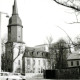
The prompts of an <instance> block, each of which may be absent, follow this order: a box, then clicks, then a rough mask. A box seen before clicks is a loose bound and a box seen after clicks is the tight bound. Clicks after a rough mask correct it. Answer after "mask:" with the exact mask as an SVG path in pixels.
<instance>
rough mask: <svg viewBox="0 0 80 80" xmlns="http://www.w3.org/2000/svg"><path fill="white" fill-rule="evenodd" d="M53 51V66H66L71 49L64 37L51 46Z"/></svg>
mask: <svg viewBox="0 0 80 80" xmlns="http://www.w3.org/2000/svg"><path fill="white" fill-rule="evenodd" d="M50 49H51V50H52V51H53V60H54V61H53V65H52V66H53V68H58V69H61V68H66V67H67V53H68V51H69V47H68V44H67V43H66V41H64V40H63V39H60V40H59V41H58V42H56V43H54V44H53V45H52V47H51V48H50Z"/></svg>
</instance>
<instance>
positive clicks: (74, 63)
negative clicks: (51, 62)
mask: <svg viewBox="0 0 80 80" xmlns="http://www.w3.org/2000/svg"><path fill="white" fill-rule="evenodd" d="M71 61H73V66H71ZM77 61H79V65H77ZM67 62H68V67H76V66H80V60H68V61H67Z"/></svg>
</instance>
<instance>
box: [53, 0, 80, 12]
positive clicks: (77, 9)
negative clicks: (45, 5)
mask: <svg viewBox="0 0 80 80" xmlns="http://www.w3.org/2000/svg"><path fill="white" fill-rule="evenodd" d="M53 1H55V2H56V3H58V4H60V5H62V6H65V7H69V8H71V9H74V10H76V11H80V6H77V5H76V4H73V3H72V2H71V1H70V0H68V1H67V2H66V4H65V1H64V2H60V0H53ZM69 1H70V2H71V3H72V4H73V5H69V4H68V2H69Z"/></svg>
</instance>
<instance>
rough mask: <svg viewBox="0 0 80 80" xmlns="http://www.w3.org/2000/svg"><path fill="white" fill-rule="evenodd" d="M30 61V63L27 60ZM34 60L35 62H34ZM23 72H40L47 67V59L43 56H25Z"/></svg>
mask: <svg viewBox="0 0 80 80" xmlns="http://www.w3.org/2000/svg"><path fill="white" fill-rule="evenodd" d="M27 60H28V61H30V63H29V62H28V61H27ZM34 61H35V63H34ZM24 63H25V73H42V72H43V70H44V69H48V66H49V65H48V61H47V59H45V58H29V57H28V58H27V57H25V62H24Z"/></svg>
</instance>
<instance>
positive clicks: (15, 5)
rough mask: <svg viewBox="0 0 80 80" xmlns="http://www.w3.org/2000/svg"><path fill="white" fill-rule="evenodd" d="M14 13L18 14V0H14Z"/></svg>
mask: <svg viewBox="0 0 80 80" xmlns="http://www.w3.org/2000/svg"><path fill="white" fill-rule="evenodd" d="M12 14H13V15H16V14H18V9H17V2H16V0H14V5H13V13H12Z"/></svg>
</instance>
